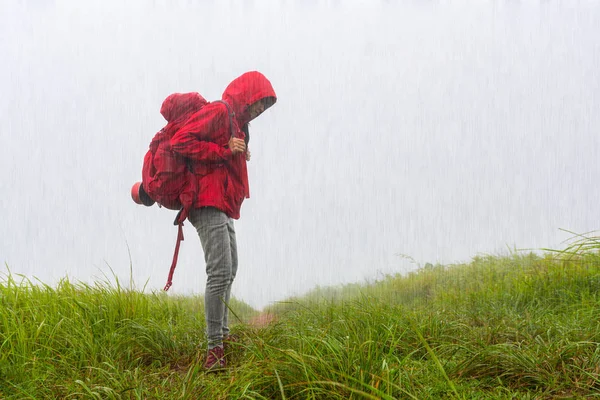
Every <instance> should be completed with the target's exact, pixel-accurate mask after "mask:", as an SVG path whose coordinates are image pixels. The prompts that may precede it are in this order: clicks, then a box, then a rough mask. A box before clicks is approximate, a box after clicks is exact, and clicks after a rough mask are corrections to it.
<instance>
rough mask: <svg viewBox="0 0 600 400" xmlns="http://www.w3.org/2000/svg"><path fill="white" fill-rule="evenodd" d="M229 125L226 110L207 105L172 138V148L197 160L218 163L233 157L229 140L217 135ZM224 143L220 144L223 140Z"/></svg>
mask: <svg viewBox="0 0 600 400" xmlns="http://www.w3.org/2000/svg"><path fill="white" fill-rule="evenodd" d="M228 127H229V115H228V113H227V111H226V110H224V109H222V108H220V107H219V108H216V107H211V106H210V105H209V106H205V107H203V108H202V110H200V111H199V112H197V113H196V114H194V115H193V116H192V117H191V118H190V119H189V120H188V121H187V122H186V124H185V125H184V126H182V127H181V128H180V129H179V130H178V131H177V132H176V133H175V135H173V137H172V138H171V141H170V144H171V149H173V151H175V152H176V153H178V154H180V155H182V156H184V157H187V158H189V159H191V160H193V161H196V162H203V163H218V162H223V161H227V160H229V159H231V156H232V153H231V149H229V148H228V147H227V143H228V140H227V139H226V138H224V137H221V138H220V137H217V136H216V135H218V134H219V132H223V129H226V131H227V132H228V131H229V130H228V129H227V128H228ZM223 141H224V144H219V142H223Z"/></svg>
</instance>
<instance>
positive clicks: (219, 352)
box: [204, 346, 227, 372]
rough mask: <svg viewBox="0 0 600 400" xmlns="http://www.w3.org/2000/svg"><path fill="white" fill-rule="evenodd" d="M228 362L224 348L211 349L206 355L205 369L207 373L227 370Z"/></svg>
mask: <svg viewBox="0 0 600 400" xmlns="http://www.w3.org/2000/svg"><path fill="white" fill-rule="evenodd" d="M226 366H227V362H226V361H225V354H224V352H223V347H221V346H217V347H213V348H212V349H209V350H208V352H207V353H206V361H204V369H205V370H206V372H216V371H221V370H223V369H225V367H226Z"/></svg>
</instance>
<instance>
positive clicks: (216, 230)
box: [188, 207, 238, 349]
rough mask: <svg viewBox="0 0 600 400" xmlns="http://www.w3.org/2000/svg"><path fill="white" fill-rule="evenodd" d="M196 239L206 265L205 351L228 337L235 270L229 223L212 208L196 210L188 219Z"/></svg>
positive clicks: (235, 246)
mask: <svg viewBox="0 0 600 400" xmlns="http://www.w3.org/2000/svg"><path fill="white" fill-rule="evenodd" d="M188 219H189V221H190V222H191V223H192V225H193V226H194V228H196V231H198V236H200V242H201V243H202V250H204V261H205V262H206V275H207V280H206V290H205V292H204V314H205V317H206V337H207V338H208V348H209V349H211V348H213V347H216V346H222V345H223V338H225V337H227V335H229V325H228V321H227V319H228V314H229V312H228V308H227V305H228V304H229V297H230V295H231V284H232V283H233V279H234V278H235V274H236V272H237V267H238V257H237V243H236V240H235V228H234V227H233V220H232V219H231V218H229V217H228V216H227V215H226V214H225V213H224V212H222V211H220V210H218V209H216V208H214V207H203V208H197V209H195V210H192V211H191V212H190V215H189V217H188Z"/></svg>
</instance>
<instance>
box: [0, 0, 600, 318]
mask: <svg viewBox="0 0 600 400" xmlns="http://www.w3.org/2000/svg"><path fill="white" fill-rule="evenodd" d="M126 3H127V4H122V2H120V1H112V0H102V1H86V2H79V1H75V0H63V1H58V0H56V1H16V0H15V1H10V0H9V1H6V2H3V3H2V6H1V8H0V49H1V50H2V55H3V62H2V63H1V64H0V88H1V93H2V96H0V118H1V119H2V121H1V122H2V129H1V130H0V141H1V142H0V143H1V144H2V147H1V149H0V152H1V157H0V221H1V225H0V227H1V228H2V229H0V261H2V262H5V263H6V264H7V265H8V267H9V268H10V270H11V271H12V273H13V274H23V275H25V276H27V277H29V278H34V277H36V278H38V279H39V280H41V281H42V282H44V283H49V284H53V283H55V282H57V281H58V280H59V279H61V278H63V277H66V276H68V277H69V279H71V280H75V281H78V280H81V281H84V282H93V281H94V280H97V279H104V278H103V276H104V275H108V276H109V277H110V279H111V280H113V278H112V274H113V272H114V274H116V275H117V276H118V277H119V279H120V280H121V282H123V283H128V282H129V277H130V259H129V253H128V247H129V250H130V252H131V262H132V266H131V271H132V273H133V278H134V280H135V282H136V284H137V285H138V287H140V288H141V287H143V286H145V287H146V289H147V290H161V289H162V287H163V286H164V284H165V281H166V277H167V273H168V268H169V265H170V262H171V257H172V253H173V248H174V244H175V238H176V228H175V227H174V226H173V225H172V220H173V218H174V212H170V211H168V210H161V209H158V208H156V207H152V208H145V207H141V206H137V205H135V204H134V203H133V202H132V201H131V199H130V195H129V190H130V187H131V185H132V184H133V183H134V182H135V181H137V180H140V175H141V164H142V158H143V155H144V154H145V152H146V149H147V146H148V143H149V141H150V139H151V138H152V136H153V135H154V133H155V132H156V131H158V130H159V129H160V128H161V127H162V126H163V125H164V123H165V121H164V120H163V119H162V116H161V115H160V113H159V109H160V105H161V103H162V100H163V99H164V98H165V97H166V96H167V95H169V94H170V93H173V92H187V91H198V92H200V93H201V94H202V95H203V96H205V97H206V98H207V99H209V100H215V99H218V98H220V97H221V93H222V91H223V90H224V88H225V87H226V86H227V84H228V83H229V82H230V81H231V80H232V79H234V78H235V77H237V76H238V75H240V74H241V73H243V72H245V71H248V70H259V71H261V72H263V73H264V74H265V75H266V76H267V77H268V78H269V79H270V80H271V82H272V83H273V86H274V88H275V90H276V92H277V94H278V97H279V101H278V103H277V104H276V105H275V106H274V107H273V108H272V109H270V110H268V111H267V112H266V113H265V114H263V115H262V116H261V117H260V118H259V119H257V120H256V121H255V122H254V123H253V124H252V126H251V138H252V140H251V142H250V148H251V150H252V155H253V159H252V161H251V162H250V163H249V173H250V190H251V198H250V199H249V200H247V201H246V202H245V203H244V205H243V207H242V217H241V219H240V220H239V221H237V222H236V228H237V233H238V243H239V252H240V269H239V274H238V277H237V279H236V282H235V284H234V289H233V291H234V295H235V296H236V297H238V298H240V299H242V300H244V301H246V302H248V303H250V304H251V305H253V306H255V307H262V306H265V305H267V304H269V303H271V302H273V301H277V300H281V299H284V298H286V297H288V296H291V295H297V294H302V293H303V292H305V291H307V290H309V289H311V288H313V287H315V286H316V285H321V286H325V285H334V284H339V283H348V282H357V281H362V280H365V279H372V278H375V277H377V276H381V274H385V273H395V272H403V271H407V270H410V269H411V268H416V267H417V266H418V264H421V265H422V264H424V263H426V262H432V263H435V262H441V263H455V262H464V261H468V260H469V259H470V258H471V257H473V256H475V255H477V254H481V253H491V254H503V253H506V252H508V249H514V248H531V249H538V248H542V247H554V248H560V247H562V244H561V243H562V242H563V241H564V240H565V239H568V238H569V237H570V235H568V234H566V233H565V232H563V231H561V230H560V229H561V228H562V229H568V230H572V231H575V232H579V233H584V232H588V231H593V230H597V229H598V228H599V226H598V225H599V221H600V210H599V209H600V207H599V206H598V200H599V199H600V189H599V185H598V182H599V181H600V179H599V178H600V176H599V175H600V173H599V171H598V161H597V160H598V159H599V156H600V154H599V149H600V140H599V132H600V113H599V112H598V110H600V74H599V72H598V71H600V42H599V41H598V38H599V37H600V3H598V2H586V1H581V2H568V3H565V2H546V1H533V0H532V1H506V2H497V1H443V2H441V1H408V0H407V1H349V2H339V1H316V0H315V1H301V0H296V1H285V2H279V1H274V0H273V1H267V0H264V1H258V0H257V1H230V2H219V1H206V2H193V1H178V2H177V1H175V2H173V1H154V2H147V1H134V2H126ZM167 4H168V5H167ZM185 235H186V240H185V241H184V242H183V244H182V249H181V253H180V260H179V265H178V269H177V271H176V273H175V279H174V286H173V287H172V289H171V290H170V292H169V293H173V294H178V293H179V294H180V293H186V294H189V293H202V292H203V291H204V284H205V274H204V261H203V255H202V251H201V247H200V242H199V239H198V238H197V235H196V233H195V231H194V229H193V227H192V226H191V224H189V223H187V224H186V226H185ZM401 254H402V255H407V256H410V257H413V258H414V260H415V262H416V264H414V263H411V262H409V261H407V260H406V259H405V258H403V257H402V256H400V255H401ZM111 270H112V271H113V272H111Z"/></svg>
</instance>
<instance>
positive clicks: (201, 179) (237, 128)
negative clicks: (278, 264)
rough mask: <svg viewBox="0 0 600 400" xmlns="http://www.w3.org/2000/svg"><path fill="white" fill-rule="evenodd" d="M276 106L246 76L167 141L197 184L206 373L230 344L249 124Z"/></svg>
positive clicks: (265, 85) (220, 362) (264, 84)
mask: <svg viewBox="0 0 600 400" xmlns="http://www.w3.org/2000/svg"><path fill="white" fill-rule="evenodd" d="M276 101H277V96H276V95H275V91H274V90H273V86H272V85H271V83H270V82H269V80H268V79H267V78H266V77H265V76H264V75H263V74H261V73H260V72H256V71H252V72H247V73H245V74H243V75H241V76H239V77H238V78H236V79H234V80H233V81H232V82H231V83H230V84H229V86H227V88H226V89H225V91H224V92H223V96H222V100H221V101H214V102H211V103H208V104H206V105H204V106H203V107H202V109H201V110H200V111H198V112H196V113H195V114H193V115H192V116H191V117H190V118H189V119H188V120H187V121H186V123H185V124H184V125H183V126H181V127H180V128H179V129H178V131H177V132H176V133H175V135H174V136H173V137H172V139H171V143H170V144H171V148H172V149H173V151H174V152H175V153H178V154H180V155H182V156H184V157H186V158H187V159H188V160H189V161H190V164H189V165H190V170H191V171H192V173H193V176H194V177H195V179H196V180H197V197H196V199H195V202H194V209H193V210H192V211H190V214H189V216H188V220H189V221H190V222H191V223H192V225H193V226H194V227H195V228H196V231H197V232H198V236H199V237H200V242H201V243H202V249H203V250H204V260H205V262H206V275H207V281H206V290H205V295H204V310H205V316H206V335H207V340H208V346H207V347H208V352H207V356H206V360H205V363H204V367H205V368H206V369H207V370H218V369H222V368H224V367H225V365H226V362H225V358H224V348H223V345H224V343H225V344H226V343H227V342H228V341H230V340H231V338H230V336H229V325H228V303H229V298H230V295H231V285H232V283H233V280H234V278H235V275H236V272H237V268H238V255H237V244H236V235H235V229H234V224H233V220H236V219H239V218H240V208H241V206H242V202H243V201H244V199H246V198H248V197H250V189H249V185H248V171H247V167H246V162H247V161H248V160H249V159H250V153H249V152H248V150H247V140H248V123H249V122H250V121H251V120H253V119H254V118H256V117H257V116H259V115H260V114H261V113H262V112H263V111H265V110H266V109H267V108H269V107H271V106H272V105H273V104H275V102H276Z"/></svg>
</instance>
